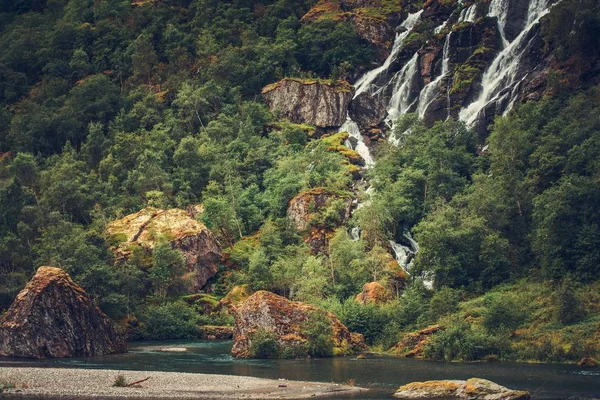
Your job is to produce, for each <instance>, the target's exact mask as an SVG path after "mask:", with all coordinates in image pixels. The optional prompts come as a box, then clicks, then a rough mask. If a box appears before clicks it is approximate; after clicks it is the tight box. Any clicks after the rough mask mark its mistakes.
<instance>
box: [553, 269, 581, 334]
mask: <svg viewBox="0 0 600 400" xmlns="http://www.w3.org/2000/svg"><path fill="white" fill-rule="evenodd" d="M554 302H555V304H556V319H557V320H558V321H559V322H560V323H561V324H565V325H569V324H572V323H574V322H577V321H579V320H581V319H582V318H583V316H584V312H583V307H582V304H581V300H580V299H579V296H578V294H577V286H576V285H575V283H574V282H573V280H572V279H571V278H570V277H567V278H565V279H564V280H563V281H562V283H561V284H560V285H559V286H558V289H557V290H556V292H555V296H554Z"/></svg>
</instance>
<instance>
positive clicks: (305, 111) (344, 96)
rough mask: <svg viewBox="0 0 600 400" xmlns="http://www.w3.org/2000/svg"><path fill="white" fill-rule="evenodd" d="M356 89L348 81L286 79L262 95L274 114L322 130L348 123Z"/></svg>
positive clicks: (271, 86)
mask: <svg viewBox="0 0 600 400" xmlns="http://www.w3.org/2000/svg"><path fill="white" fill-rule="evenodd" d="M353 94H354V88H353V87H352V85H350V84H349V83H348V82H346V81H329V80H318V79H292V78H286V79H283V80H281V81H279V82H276V83H273V84H271V85H268V86H265V87H264V88H263V90H262V95H263V98H264V100H265V102H266V103H267V105H268V106H269V108H270V109H271V111H272V112H274V113H280V114H281V116H282V117H284V118H287V119H288V120H289V121H291V122H294V123H304V124H310V125H315V126H317V127H321V128H327V127H339V126H341V125H342V124H343V123H344V122H345V121H346V115H347V113H348V104H349V103H350V100H352V96H353Z"/></svg>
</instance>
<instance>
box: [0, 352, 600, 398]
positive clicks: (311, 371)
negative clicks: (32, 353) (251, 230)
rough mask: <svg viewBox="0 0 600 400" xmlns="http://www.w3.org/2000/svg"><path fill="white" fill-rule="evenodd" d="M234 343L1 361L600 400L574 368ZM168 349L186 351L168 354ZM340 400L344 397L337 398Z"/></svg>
mask: <svg viewBox="0 0 600 400" xmlns="http://www.w3.org/2000/svg"><path fill="white" fill-rule="evenodd" d="M231 345H232V344H231V342H230V341H169V342H137V343H131V344H130V345H129V353H127V354H121V355H114V356H104V357H90V358H72V359H52V360H43V361H24V360H20V359H11V358H2V357H0V368H1V367H2V366H14V367H17V366H32V367H33V366H35V367H40V366H45V367H55V368H56V367H64V368H102V369H122V370H153V371H173V372H196V373H209V374H225V375H243V376H256V377H261V378H275V379H277V378H285V379H293V380H307V381H319V382H335V383H349V382H354V384H356V385H357V386H362V387H366V388H371V389H372V390H371V392H369V393H367V394H361V395H360V396H355V397H353V398H360V399H385V398H391V395H392V394H393V392H394V391H395V389H396V388H398V386H400V385H403V384H406V383H409V382H414V381H425V380H432V379H468V378H472V377H478V378H485V379H489V380H491V381H494V382H496V383H499V384H501V385H503V386H507V387H509V388H511V389H520V390H528V391H529V392H531V393H532V398H533V399H548V400H549V399H552V400H559V399H560V400H563V399H571V400H583V399H586V400H592V399H596V400H600V370H591V371H583V370H581V369H579V368H578V367H577V366H575V365H563V364H519V363H443V362H431V361H418V360H411V359H404V358H396V357H390V356H375V355H371V356H368V357H367V359H361V360H357V359H356V358H354V357H335V358H324V359H311V360H239V359H235V358H233V357H231V354H230V350H231ZM165 347H177V348H182V347H184V348H186V349H187V350H186V351H185V352H164V351H160V350H159V349H161V348H165ZM336 398H340V397H336Z"/></svg>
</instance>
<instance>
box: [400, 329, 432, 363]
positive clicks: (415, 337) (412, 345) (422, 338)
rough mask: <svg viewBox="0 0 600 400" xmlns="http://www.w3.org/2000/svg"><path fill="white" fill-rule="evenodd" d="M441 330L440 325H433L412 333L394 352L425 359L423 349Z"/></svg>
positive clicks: (405, 337) (403, 339) (404, 338)
mask: <svg viewBox="0 0 600 400" xmlns="http://www.w3.org/2000/svg"><path fill="white" fill-rule="evenodd" d="M441 329H442V327H441V326H440V325H432V326H429V327H427V328H425V329H421V330H420V331H416V332H411V333H409V334H407V335H406V336H404V337H403V338H402V340H401V341H400V343H398V344H397V345H396V346H395V347H394V348H393V350H392V351H393V352H394V353H397V354H400V355H402V356H404V357H414V358H423V349H424V348H425V346H426V345H427V343H429V341H430V340H431V337H432V335H434V334H435V333H437V332H439V331H440V330H441Z"/></svg>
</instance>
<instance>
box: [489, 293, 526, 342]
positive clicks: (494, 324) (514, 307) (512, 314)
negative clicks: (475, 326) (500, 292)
mask: <svg viewBox="0 0 600 400" xmlns="http://www.w3.org/2000/svg"><path fill="white" fill-rule="evenodd" d="M486 300H487V308H486V310H485V312H484V314H483V326H484V327H485V328H486V330H487V331H488V332H490V333H493V332H496V331H499V330H508V331H514V330H515V329H517V328H518V327H519V325H520V324H521V323H522V322H523V319H524V313H523V311H522V310H521V308H520V306H519V305H518V304H516V303H515V302H514V301H512V300H510V299H509V298H507V297H505V296H493V297H488V299H486Z"/></svg>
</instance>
